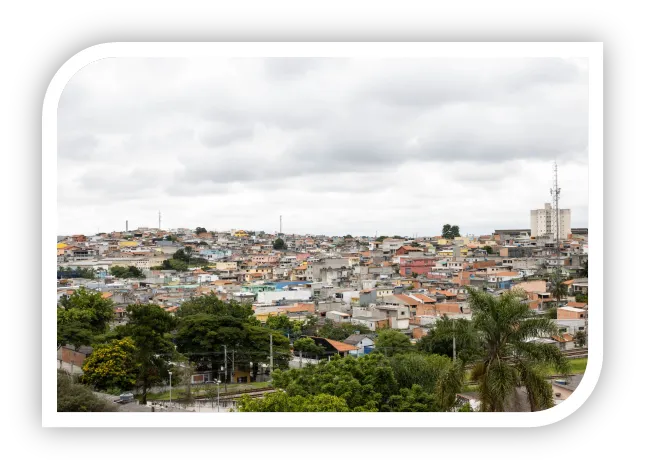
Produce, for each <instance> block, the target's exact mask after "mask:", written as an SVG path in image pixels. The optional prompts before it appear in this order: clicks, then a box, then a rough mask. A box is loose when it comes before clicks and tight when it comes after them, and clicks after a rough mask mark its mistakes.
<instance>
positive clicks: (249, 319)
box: [175, 294, 291, 374]
mask: <svg viewBox="0 0 645 469" xmlns="http://www.w3.org/2000/svg"><path fill="white" fill-rule="evenodd" d="M177 316H178V318H179V325H178V328H177V333H176V335H175V343H176V344H177V349H178V350H179V351H180V352H181V353H183V354H185V355H186V357H187V358H188V359H189V360H190V361H192V362H194V363H195V364H197V366H198V367H199V369H200V370H211V371H219V370H220V369H221V368H222V367H223V366H224V346H226V347H227V351H228V352H229V353H232V352H233V351H235V363H236V364H242V363H244V364H247V365H248V364H250V363H252V364H253V371H254V374H257V371H258V365H259V364H260V363H268V361H269V352H270V341H271V339H270V336H271V335H273V352H274V366H275V367H277V368H280V367H286V366H288V363H289V358H290V355H291V353H290V348H289V340H288V339H287V338H286V337H284V336H283V335H282V334H281V333H280V332H278V331H272V330H271V329H268V328H266V327H262V326H260V323H259V321H257V319H255V317H254V316H253V310H252V309H251V306H250V305H243V304H240V303H236V302H224V301H222V300H220V299H219V298H218V297H217V296H216V295H214V294H210V295H204V296H200V297H197V298H193V299H192V300H190V301H187V302H185V303H183V304H182V305H181V307H180V308H179V310H178V311H177ZM228 358H229V360H230V357H228Z"/></svg>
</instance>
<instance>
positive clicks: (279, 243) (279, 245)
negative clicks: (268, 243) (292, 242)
mask: <svg viewBox="0 0 645 469" xmlns="http://www.w3.org/2000/svg"><path fill="white" fill-rule="evenodd" d="M273 249H275V250H276V251H282V250H284V249H287V244H286V243H285V242H284V239H282V238H278V239H276V240H275V241H274V242H273Z"/></svg>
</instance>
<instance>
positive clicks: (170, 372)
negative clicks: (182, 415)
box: [168, 371, 172, 406]
mask: <svg viewBox="0 0 645 469" xmlns="http://www.w3.org/2000/svg"><path fill="white" fill-rule="evenodd" d="M168 374H169V375H170V405H171V406H172V371H169V372H168Z"/></svg>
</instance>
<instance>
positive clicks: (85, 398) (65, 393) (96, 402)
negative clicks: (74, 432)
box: [56, 370, 117, 412]
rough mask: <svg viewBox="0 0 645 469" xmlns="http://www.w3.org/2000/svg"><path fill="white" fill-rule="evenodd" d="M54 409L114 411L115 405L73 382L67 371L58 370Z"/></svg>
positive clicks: (59, 410)
mask: <svg viewBox="0 0 645 469" xmlns="http://www.w3.org/2000/svg"><path fill="white" fill-rule="evenodd" d="M56 410H57V411H58V412H116V410H117V409H116V406H115V405H114V404H112V403H110V402H107V401H105V400H103V399H101V398H100V397H98V396H96V395H95V394H94V393H93V392H92V391H91V390H90V389H89V388H87V387H86V386H83V385H82V384H73V383H72V382H71V380H70V377H69V375H68V374H67V372H65V371H63V370H58V374H57V398H56Z"/></svg>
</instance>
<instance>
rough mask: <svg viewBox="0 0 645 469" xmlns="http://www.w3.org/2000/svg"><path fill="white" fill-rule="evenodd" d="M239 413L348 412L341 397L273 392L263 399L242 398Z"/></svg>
mask: <svg viewBox="0 0 645 469" xmlns="http://www.w3.org/2000/svg"><path fill="white" fill-rule="evenodd" d="M238 411H239V412H350V409H349V407H348V406H347V402H345V400H344V399H343V398H342V397H337V396H331V395H329V394H317V395H314V396H289V395H288V394H287V393H285V392H280V391H278V392H273V393H270V394H267V395H265V397H264V398H263V399H253V398H251V397H249V396H242V397H241V398H240V400H239V401H238Z"/></svg>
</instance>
